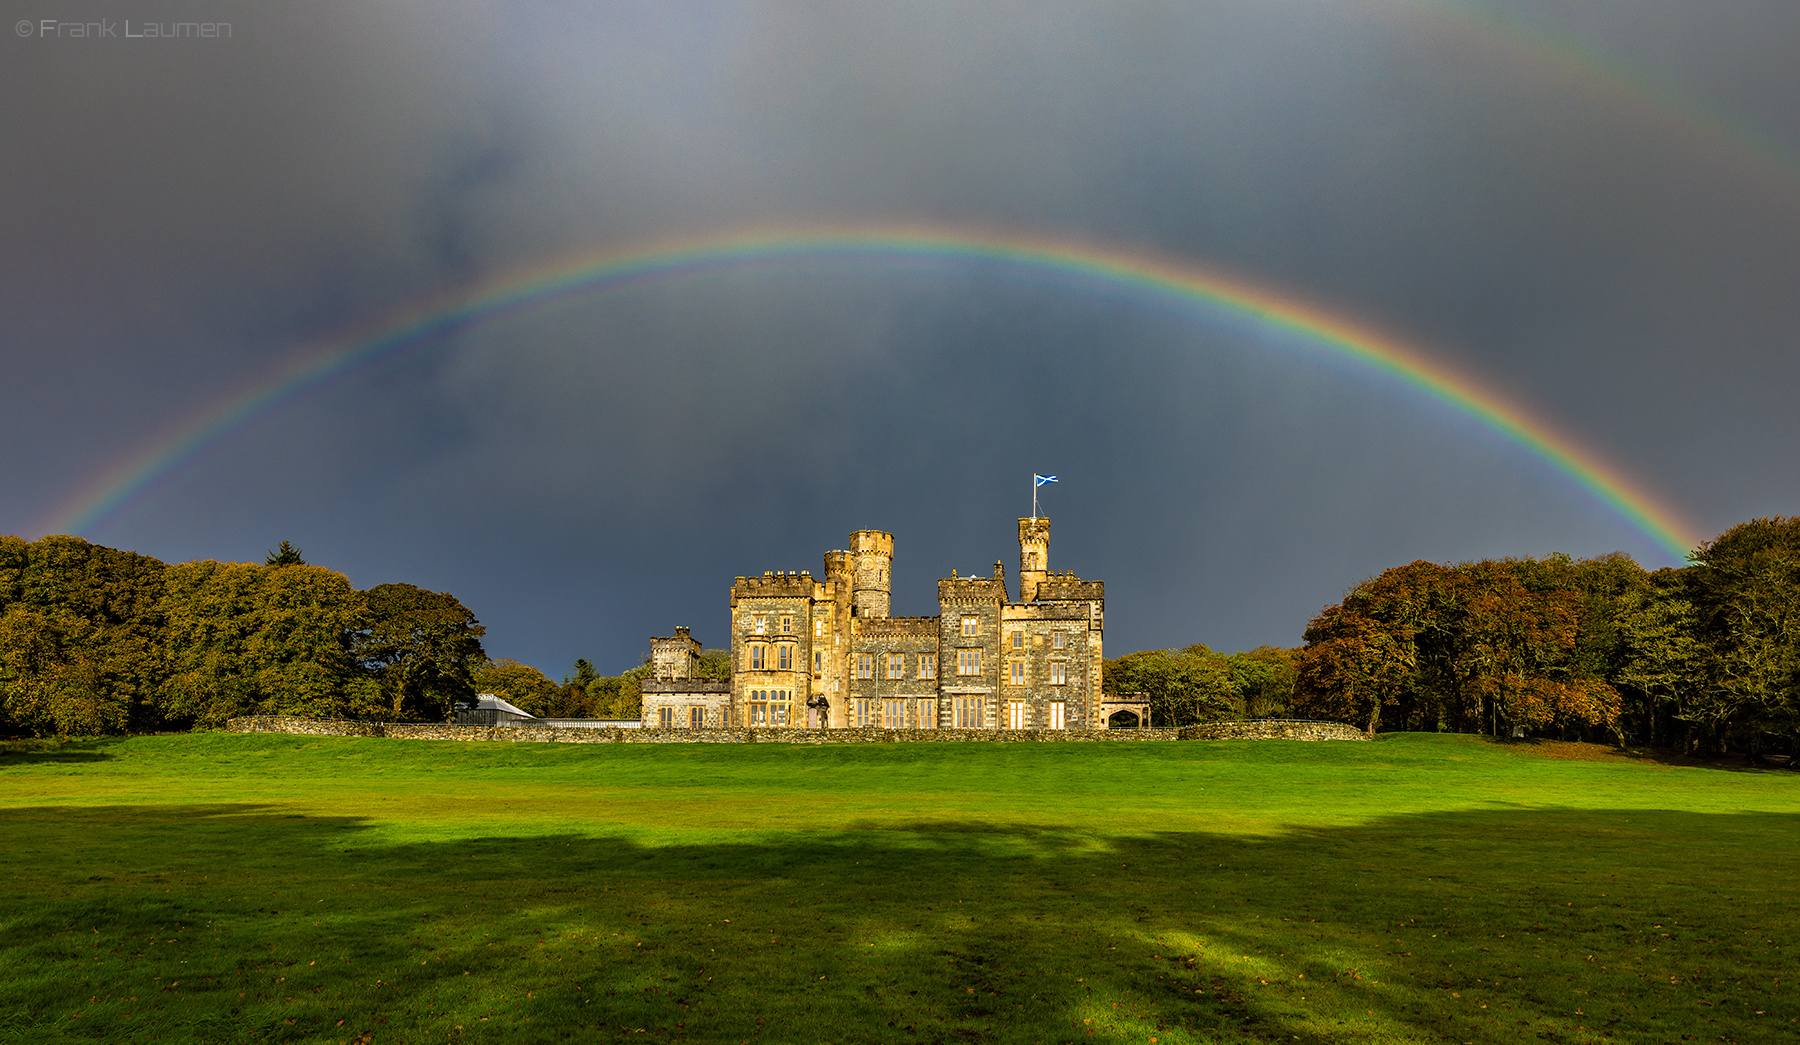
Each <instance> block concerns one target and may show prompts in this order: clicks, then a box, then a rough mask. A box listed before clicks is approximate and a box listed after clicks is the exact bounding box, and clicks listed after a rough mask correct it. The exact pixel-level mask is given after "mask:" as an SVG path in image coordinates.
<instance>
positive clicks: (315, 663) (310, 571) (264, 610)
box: [161, 561, 381, 728]
mask: <svg viewBox="0 0 1800 1045" xmlns="http://www.w3.org/2000/svg"><path fill="white" fill-rule="evenodd" d="M161 608H162V612H163V616H164V619H165V621H166V628H165V632H164V637H163V642H164V648H165V649H166V651H167V656H168V659H169V674H168V677H167V679H166V680H165V681H164V683H163V685H162V687H161V697H162V707H163V710H164V713H165V714H166V715H168V716H169V718H170V719H171V720H172V721H176V722H190V723H192V724H194V725H199V726H204V727H208V728H217V727H219V726H222V725H223V724H224V723H225V721H226V720H227V719H229V718H232V717H235V716H238V715H253V714H254V715H295V716H301V717H307V718H352V717H360V716H364V715H369V714H375V713H378V712H379V710H380V706H381V705H380V695H379V688H378V687H377V686H376V685H375V684H374V682H373V680H371V679H369V678H368V677H366V676H365V675H363V673H362V672H360V671H359V670H358V665H357V664H356V662H355V660H354V659H353V658H352V656H351V653H350V645H351V642H352V640H353V638H354V637H355V636H356V635H357V634H359V633H360V632H361V630H362V628H363V627H364V625H365V623H366V622H365V615H364V607H363V599H362V596H361V594H360V593H358V592H357V591H356V589H355V588H353V587H351V585H350V582H349V580H348V579H346V578H345V577H344V575H343V574H340V573H336V572H333V571H331V570H326V569H321V568H319V567H317V566H306V565H303V564H284V565H281V566H279V567H271V566H257V565H253V564H250V563H221V562H212V561H206V562H190V563H183V564H181V565H179V566H171V567H168V568H167V570H166V571H165V573H164V592H163V598H162V602H161Z"/></svg>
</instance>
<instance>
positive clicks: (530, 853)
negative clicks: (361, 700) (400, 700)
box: [0, 734, 1800, 1043]
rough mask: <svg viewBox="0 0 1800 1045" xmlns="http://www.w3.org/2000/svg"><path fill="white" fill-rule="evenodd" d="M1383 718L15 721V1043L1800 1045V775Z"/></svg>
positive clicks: (8, 891) (0, 1018) (2, 929)
mask: <svg viewBox="0 0 1800 1045" xmlns="http://www.w3.org/2000/svg"><path fill="white" fill-rule="evenodd" d="M1544 753H1545V748H1543V747H1535V748H1533V747H1525V746H1522V745H1496V744H1492V743H1489V742H1485V741H1483V740H1481V739H1479V738H1472V737H1461V736H1433V735H1419V734H1414V735H1400V736H1394V737H1387V738H1383V739H1382V740H1380V741H1378V742H1375V743H1369V744H1354V743H1314V744H1306V743H1292V742H1261V743H1256V742H1186V743H1142V744H1011V745H1008V744H919V745H880V746H861V745H855V746H852V745H845V746H825V747H801V746H795V747H790V746H785V745H695V746H684V745H670V746H658V745H604V746H585V745H583V746H574V745H570V746H563V745H547V744H518V745H507V744H458V743H426V742H417V741H400V740H353V739H337V738H304V737H288V736H271V735H220V734H196V735H189V736H164V737H143V738H135V739H128V740H117V741H96V742H79V743H68V744H61V745H52V744H33V743H16V744H14V745H13V746H11V747H9V748H7V749H5V751H4V752H3V753H0V824H3V825H4V829H3V832H0V839H3V841H4V845H0V864H3V866H0V872H3V875H4V877H3V879H0V880H3V881H4V889H5V901H4V906H3V907H0V913H3V920H0V948H3V950H0V959H3V962H0V1042H11V1041H20V1042H24V1041H30V1042H41V1041H60V1040H77V1041H139V1042H157V1043H161V1042H269V1041H305V1042H325V1041H333V1042H371V1041H372V1042H381V1043H385V1042H442V1041H492V1042H515V1041H517V1042H536V1041H558V1042H560V1041H590V1040H602V1041H610V1040H625V1041H696V1042H865V1041H866V1042H936V1041H949V1042H962V1041H968V1042H986V1041H999V1042H1158V1043H1186V1042H1215V1041H1217V1042H1236V1041H1282V1042H1290V1041H1302V1042H1433V1043H1435V1042H1502V1041H1517V1040H1520V1039H1527V1040H1544V1041H1554V1042H1587V1041H1632V1042H1665V1041H1682V1040H1688V1039H1692V1040H1699V1041H1737V1042H1758V1041H1769V1042H1774V1041H1784V1042H1785V1041H1793V1040H1800V1000H1796V996H1795V991H1794V981H1795V979H1796V978H1800V968H1797V967H1796V962H1795V960H1794V955H1795V954H1796V953H1800V952H1797V951H1796V945H1795V941H1796V929H1800V909H1797V907H1796V904H1795V898H1796V890H1797V886H1800V859H1797V857H1800V830H1797V828H1800V773H1793V772H1788V771H1784V770H1767V771H1744V770H1728V769H1721V768H1707V767H1683V766H1672V765H1666V764H1661V763H1658V762H1656V761H1654V760H1649V759H1634V758H1629V757H1623V756H1620V757H1615V758H1599V759H1597V760H1576V759H1567V758H1550V757H1544Z"/></svg>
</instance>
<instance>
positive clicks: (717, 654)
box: [694, 649, 731, 682]
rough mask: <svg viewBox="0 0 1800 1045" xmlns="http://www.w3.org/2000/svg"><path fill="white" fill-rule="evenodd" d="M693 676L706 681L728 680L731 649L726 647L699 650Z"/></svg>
mask: <svg viewBox="0 0 1800 1045" xmlns="http://www.w3.org/2000/svg"><path fill="white" fill-rule="evenodd" d="M694 677H695V678H697V679H702V680H705V681H707V682H730V681H731V651H730V650H728V649H709V650H701V651H700V664H699V666H698V667H697V668H696V669H695V671H694Z"/></svg>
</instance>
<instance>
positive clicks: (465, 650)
mask: <svg viewBox="0 0 1800 1045" xmlns="http://www.w3.org/2000/svg"><path fill="white" fill-rule="evenodd" d="M364 603H365V605H366V607H367V617H366V618H365V623H364V628H363V630H362V631H361V632H360V633H358V635H357V636H356V639H355V643H354V646H353V649H352V653H353V655H354V656H355V658H356V659H357V661H358V662H360V663H361V664H362V665H363V667H364V669H365V670H367V671H368V672H370V674H371V675H373V676H374V677H375V679H376V680H377V682H378V683H379V684H380V687H381V692H382V694H383V699H384V702H385V703H386V704H387V706H388V708H389V709H390V711H391V713H392V714H393V715H394V716H395V717H397V718H400V719H444V718H447V717H448V716H449V714H450V711H451V708H452V707H453V706H454V705H455V704H456V702H457V701H465V702H473V700H474V697H475V683H474V677H473V676H474V671H475V667H476V666H477V665H478V664H481V663H482V662H484V661H485V660H486V659H487V654H486V652H485V651H483V649H482V648H481V636H482V635H484V634H486V633H487V629H486V628H484V627H482V626H481V624H480V623H479V622H478V621H477V620H476V619H475V615H474V614H473V613H470V612H469V610H468V608H467V607H465V606H464V605H463V604H462V603H460V602H458V601H457V600H456V596H454V595H451V594H450V593H448V592H435V591H427V590H425V589H423V588H419V587H415V586H414V585H411V584H378V585H376V586H375V587H373V588H370V589H369V590H368V592H366V593H365V595H364Z"/></svg>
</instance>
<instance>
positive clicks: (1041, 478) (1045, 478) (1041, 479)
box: [1031, 472, 1056, 486]
mask: <svg viewBox="0 0 1800 1045" xmlns="http://www.w3.org/2000/svg"><path fill="white" fill-rule="evenodd" d="M1031 477H1032V478H1033V479H1036V480H1037V484H1038V485H1039V486H1042V485H1044V484H1045V483H1053V482H1055V481H1056V476H1054V475H1039V474H1037V473H1036V472H1033V473H1031Z"/></svg>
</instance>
